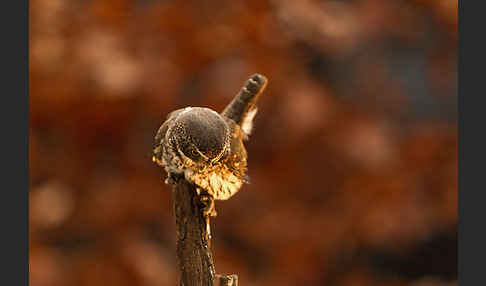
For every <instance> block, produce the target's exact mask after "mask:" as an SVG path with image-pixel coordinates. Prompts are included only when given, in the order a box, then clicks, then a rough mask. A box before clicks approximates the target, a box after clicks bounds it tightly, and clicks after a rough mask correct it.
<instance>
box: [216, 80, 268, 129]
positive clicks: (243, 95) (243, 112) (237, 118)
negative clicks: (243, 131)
mask: <svg viewBox="0 0 486 286" xmlns="http://www.w3.org/2000/svg"><path fill="white" fill-rule="evenodd" d="M267 81H268V80H267V78H266V77H265V76H263V75H261V74H254V75H252V76H251V77H250V78H249V79H248V80H247V81H246V83H245V85H244V86H243V87H242V88H241V90H240V92H239V93H238V94H237V95H236V96H235V98H234V99H233V100H232V101H231V102H230V104H228V106H226V108H225V109H224V110H223V112H222V113H221V115H223V116H225V117H227V118H229V119H231V120H233V121H234V122H236V124H239V125H242V123H243V122H245V120H246V117H247V116H248V115H249V113H250V115H251V111H252V110H253V109H255V108H256V106H255V105H256V102H257V100H258V97H259V96H260V94H262V92H263V90H264V89H265V87H266V86H267Z"/></svg>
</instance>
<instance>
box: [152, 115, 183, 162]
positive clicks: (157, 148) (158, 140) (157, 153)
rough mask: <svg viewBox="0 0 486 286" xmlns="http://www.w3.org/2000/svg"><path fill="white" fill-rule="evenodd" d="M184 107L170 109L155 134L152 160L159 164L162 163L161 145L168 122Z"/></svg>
mask: <svg viewBox="0 0 486 286" xmlns="http://www.w3.org/2000/svg"><path fill="white" fill-rule="evenodd" d="M184 109H185V108H181V109H177V110H174V111H172V112H171V113H169V114H168V115H167V119H166V120H165V122H164V123H163V124H162V126H160V128H159V130H158V131H157V134H156V135H155V142H154V149H153V152H154V157H153V160H154V161H156V162H157V163H158V164H159V165H162V160H161V156H162V146H163V145H164V139H165V134H166V133H167V129H169V126H170V123H171V122H172V121H173V120H174V119H175V118H177V115H179V114H180V113H181V112H182V111H184Z"/></svg>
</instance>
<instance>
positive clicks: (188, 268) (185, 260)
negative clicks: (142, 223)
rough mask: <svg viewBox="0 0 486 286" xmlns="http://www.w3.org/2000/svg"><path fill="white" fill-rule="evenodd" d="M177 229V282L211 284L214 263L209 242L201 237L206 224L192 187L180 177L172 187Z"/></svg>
mask: <svg viewBox="0 0 486 286" xmlns="http://www.w3.org/2000/svg"><path fill="white" fill-rule="evenodd" d="M172 193H173V201H174V214H175V218H176V228H177V258H178V266H179V273H180V278H179V281H180V282H179V285H181V286H213V285H214V264H213V258H212V255H211V250H210V248H209V245H208V241H206V239H205V238H204V230H205V228H206V223H205V220H204V218H203V217H202V215H201V204H200V203H199V198H198V195H197V193H196V189H195V186H194V185H192V184H191V183H189V182H187V181H186V180H185V179H180V180H178V182H177V183H176V185H175V186H174V188H173V192H172Z"/></svg>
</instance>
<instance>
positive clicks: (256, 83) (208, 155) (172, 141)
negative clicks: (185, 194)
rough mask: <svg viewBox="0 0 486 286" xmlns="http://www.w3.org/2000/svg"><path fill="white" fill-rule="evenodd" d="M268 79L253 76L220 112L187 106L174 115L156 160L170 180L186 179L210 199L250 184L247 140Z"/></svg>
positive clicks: (157, 143) (164, 129)
mask: <svg viewBox="0 0 486 286" xmlns="http://www.w3.org/2000/svg"><path fill="white" fill-rule="evenodd" d="M266 84H267V79H266V78H265V77H264V76H262V75H259V74H255V75H253V76H251V77H250V79H248V80H247V82H246V84H245V85H244V86H243V88H242V89H241V90H240V92H239V93H238V94H237V95H236V97H235V98H234V99H233V101H232V102H231V103H230V104H229V105H228V106H227V107H226V108H225V109H224V111H223V112H222V113H221V114H219V113H217V112H215V111H213V110H211V109H209V108H204V107H186V108H183V109H178V110H176V111H173V112H171V113H170V114H169V115H168V117H167V120H166V121H165V122H164V123H163V124H162V126H161V127H160V129H159V130H158V132H157V135H156V136H155V146H154V151H153V152H154V154H153V161H154V162H156V163H157V164H158V165H159V166H162V167H164V169H165V170H166V171H167V173H168V180H167V181H166V182H169V183H171V182H173V181H174V178H177V177H182V176H183V177H184V178H185V179H186V180H188V181H189V182H192V183H194V184H195V185H196V186H197V187H198V188H200V189H202V190H204V191H205V192H207V194H209V195H210V196H211V197H212V199H216V200H227V199H229V198H230V197H231V196H233V195H234V194H236V193H237V192H238V191H239V189H240V188H241V186H242V184H243V183H245V182H247V181H248V175H247V153H246V149H245V146H244V145H243V141H244V140H247V139H248V136H249V135H250V133H251V129H252V124H253V118H254V116H255V114H256V111H257V108H256V101H257V99H258V97H259V95H260V94H261V93H262V91H263V90H264V88H265V86H266Z"/></svg>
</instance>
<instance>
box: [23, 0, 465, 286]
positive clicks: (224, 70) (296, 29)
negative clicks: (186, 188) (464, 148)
mask: <svg viewBox="0 0 486 286" xmlns="http://www.w3.org/2000/svg"><path fill="white" fill-rule="evenodd" d="M29 13H30V91H31V92H30V146H29V148H30V150H29V151H30V155H29V156H30V164H29V168H30V195H29V196H30V201H29V208H30V215H29V222H30V226H29V229H30V242H29V244H30V283H31V284H30V285H32V286H58V285H69V286H73V285H90V286H98V285H117V286H124V285H131V286H135V285H175V281H176V279H177V273H176V272H175V269H176V266H175V263H176V261H175V257H176V256H175V225H174V221H173V220H174V218H173V216H172V209H171V208H172V206H171V192H170V187H169V186H167V185H164V184H163V179H164V177H165V175H164V174H162V172H161V170H160V169H158V168H157V167H156V166H155V164H153V163H152V162H151V148H152V141H153V137H154V135H155V132H156V130H157V128H158V127H159V125H160V124H161V123H162V122H163V121H164V119H165V116H166V115H167V114H168V113H169V112H170V111H172V110H174V109H177V108H181V107H184V106H207V107H211V108H213V109H215V110H218V111H221V110H222V108H224V106H225V105H226V104H227V103H228V102H229V101H230V100H231V98H232V97H233V96H234V95H235V94H236V92H237V91H238V90H239V88H240V87H241V85H242V84H243V82H244V81H245V80H246V79H247V77H248V76H249V75H250V74H252V73H255V72H259V73H262V74H264V75H266V76H267V77H268V78H269V80H270V81H269V85H268V87H267V90H266V91H265V93H264V95H263V96H262V98H261V102H260V105H259V106H260V108H259V110H260V113H259V114H258V115H257V117H256V127H255V131H254V133H253V135H252V137H251V140H250V141H249V142H248V143H247V149H248V151H249V173H250V178H251V184H249V185H245V186H244V187H243V189H242V190H241V191H240V192H239V193H238V194H237V195H236V196H235V197H233V198H232V199H231V200H229V201H224V202H218V203H217V205H216V207H217V209H218V213H219V216H218V217H217V218H215V219H214V220H213V222H212V223H213V234H214V239H213V252H214V255H215V264H216V270H217V272H218V273H237V274H238V275H239V277H240V284H241V285H244V286H249V285H328V286H330V285H343V286H344V285H373V286H380V285H387V286H390V285H391V286H402V285H410V286H426V285H427V286H439V285H440V286H445V285H447V286H449V285H457V273H456V262H457V256H456V251H457V249H456V242H457V112H456V107H457V106H456V101H457V67H456V63H457V1H452V0H443V1H425V0H393V1H392V0H368V1H364V0H362V1H361V0H353V1H351V0H348V1H344V0H342V1H313V0H301V1H289V0H267V1H256V0H247V1H242V0H239V1H238V0H235V1H212V0H208V1H194V0H192V1H170V0H166V1H163V0H159V1H157V0H103V1H85V0H71V1H62V0H31V1H30V12H29Z"/></svg>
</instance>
